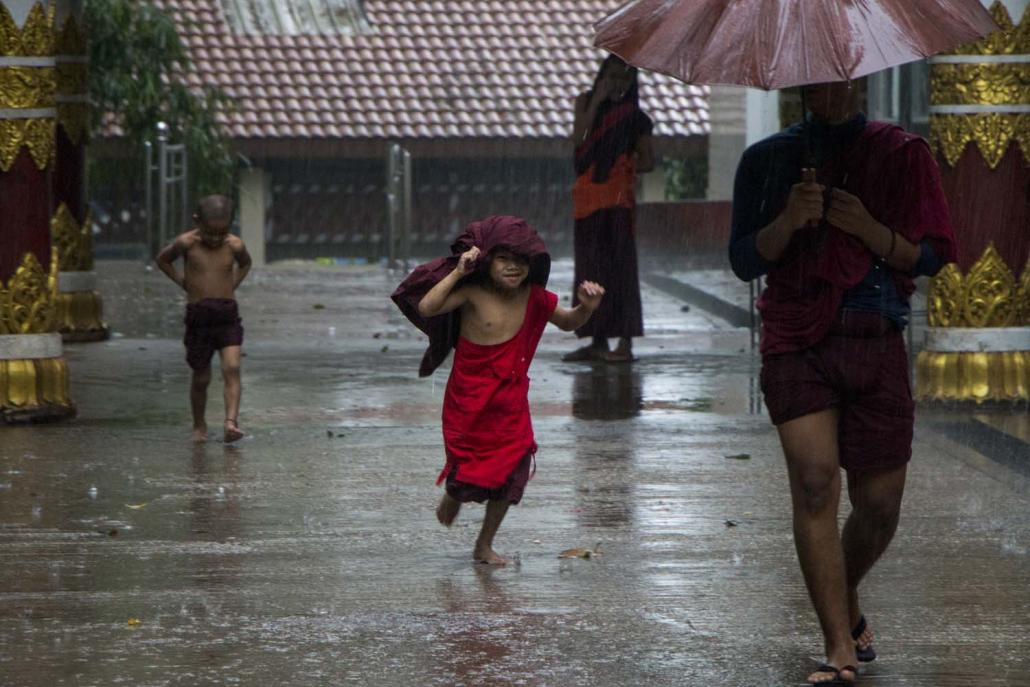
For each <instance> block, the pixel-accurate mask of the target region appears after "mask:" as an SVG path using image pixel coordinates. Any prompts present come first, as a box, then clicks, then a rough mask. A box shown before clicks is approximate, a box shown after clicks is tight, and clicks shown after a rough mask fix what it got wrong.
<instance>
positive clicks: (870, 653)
mask: <svg viewBox="0 0 1030 687" xmlns="http://www.w3.org/2000/svg"><path fill="white" fill-rule="evenodd" d="M865 630H866V622H865V616H862V617H861V618H859V619H858V625H855V629H853V630H852V631H851V638H852V639H854V640H855V641H856V642H857V641H858V638H859V637H861V636H862V633H863V632H865ZM855 655H856V656H857V657H858V662H859V663H871V662H873V661H875V660H876V651H875V650H874V649H873V645H872V644H870V645H869V646H867V647H866V648H864V649H860V648H859V647H858V645H855Z"/></svg>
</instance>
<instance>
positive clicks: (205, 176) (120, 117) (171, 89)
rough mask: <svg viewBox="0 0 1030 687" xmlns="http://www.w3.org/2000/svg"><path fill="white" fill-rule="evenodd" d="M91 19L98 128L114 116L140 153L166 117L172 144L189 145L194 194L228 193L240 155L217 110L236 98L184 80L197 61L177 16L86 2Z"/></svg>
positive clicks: (128, 0)
mask: <svg viewBox="0 0 1030 687" xmlns="http://www.w3.org/2000/svg"><path fill="white" fill-rule="evenodd" d="M85 19H86V25H87V26H88V27H89V35H90V48H89V59H90V81H89V90H90V98H91V100H92V103H93V122H92V128H93V131H94V132H98V131H99V130H100V129H101V127H102V126H103V122H104V118H105V117H107V116H108V115H113V116H114V118H115V121H116V122H117V124H118V125H119V126H120V127H121V129H122V131H123V132H124V135H125V137H126V138H127V139H128V140H129V142H130V143H131V144H132V145H133V147H134V149H136V150H142V146H143V142H144V141H146V140H151V141H154V140H155V138H156V134H155V132H156V127H157V123H158V122H160V121H164V122H166V123H167V124H168V125H169V127H170V130H171V133H170V136H171V141H172V142H173V143H185V144H186V150H187V154H188V156H189V166H190V176H191V179H190V182H191V183H190V187H191V191H192V192H193V197H197V194H205V193H215V192H218V193H225V192H227V190H228V189H229V187H230V185H231V183H232V177H233V172H234V168H235V159H234V156H233V154H232V152H231V150H230V147H229V141H228V139H227V138H226V136H225V134H224V132H223V129H222V126H221V125H220V123H219V121H218V112H219V111H220V110H221V111H223V112H224V111H225V110H226V108H228V107H229V104H230V103H229V100H228V98H227V97H226V96H225V95H224V94H223V93H222V92H220V91H219V90H218V89H216V88H212V87H203V88H199V89H190V88H188V87H187V86H186V84H185V83H184V82H183V79H182V77H183V75H185V74H187V73H188V72H189V70H190V69H191V68H192V65H191V63H190V59H189V54H188V52H187V50H186V47H185V46H184V45H183V42H182V40H181V39H180V38H179V35H178V32H177V29H176V25H175V22H174V21H173V20H172V18H171V17H169V16H168V15H167V14H165V13H164V12H163V11H161V10H160V9H159V8H157V7H156V6H154V5H153V4H152V3H151V2H149V0H86V2H85Z"/></svg>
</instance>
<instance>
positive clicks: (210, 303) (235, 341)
mask: <svg viewBox="0 0 1030 687" xmlns="http://www.w3.org/2000/svg"><path fill="white" fill-rule="evenodd" d="M183 321H184V322H185V324H186V335H185V336H184V337H183V339H182V342H183V343H184V344H185V345H186V362H187V363H188V364H189V366H190V367H191V368H193V369H194V370H206V369H207V368H209V367H211V356H213V355H214V354H215V351H220V350H222V349H223V348H225V347H227V346H241V345H243V324H242V322H241V321H240V312H239V309H238V307H237V305H236V301H234V300H233V299H231V298H204V299H201V300H199V301H197V302H196V303H190V304H188V305H187V306H186V317H185V319H184V320H183Z"/></svg>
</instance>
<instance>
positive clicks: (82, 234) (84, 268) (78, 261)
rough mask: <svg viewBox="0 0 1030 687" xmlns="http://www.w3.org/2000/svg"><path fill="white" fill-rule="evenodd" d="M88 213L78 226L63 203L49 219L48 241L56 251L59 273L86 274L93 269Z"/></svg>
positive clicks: (91, 237)
mask: <svg viewBox="0 0 1030 687" xmlns="http://www.w3.org/2000/svg"><path fill="white" fill-rule="evenodd" d="M91 224H92V222H91V221H90V216H89V213H88V212H87V213H86V219H85V221H84V222H83V223H82V224H81V225H80V224H79V223H78V222H77V221H76V220H75V216H74V215H72V213H71V210H69V209H68V206H67V205H65V204H64V203H61V204H60V205H59V206H58V207H57V212H55V213H54V216H53V217H52V218H51V219H50V240H51V241H53V245H54V248H55V249H56V250H57V265H58V269H59V270H60V271H61V272H88V271H89V270H91V269H93V236H92V234H91V233H90V226H91Z"/></svg>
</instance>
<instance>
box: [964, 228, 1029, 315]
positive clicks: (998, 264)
mask: <svg viewBox="0 0 1030 687" xmlns="http://www.w3.org/2000/svg"><path fill="white" fill-rule="evenodd" d="M1015 306H1016V279H1015V277H1013V276H1012V270H1010V269H1009V267H1008V265H1006V264H1005V261H1004V260H1002V259H1001V255H999V254H998V251H997V250H996V249H995V248H994V244H993V243H991V244H990V245H988V246H987V250H985V251H984V254H983V255H981V256H980V259H979V260H977V261H976V262H975V263H974V264H973V266H972V267H971V268H970V270H969V274H968V275H966V279H965V289H964V290H963V298H962V314H963V319H964V321H965V326H967V327H1008V326H1011V325H1012V320H1013V318H1014V315H1015V313H1016V308H1015Z"/></svg>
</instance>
